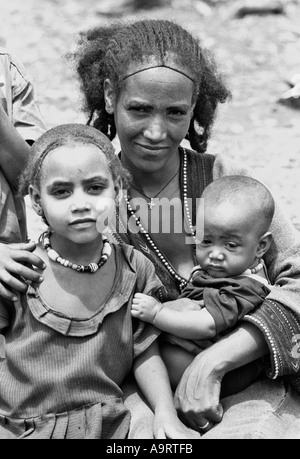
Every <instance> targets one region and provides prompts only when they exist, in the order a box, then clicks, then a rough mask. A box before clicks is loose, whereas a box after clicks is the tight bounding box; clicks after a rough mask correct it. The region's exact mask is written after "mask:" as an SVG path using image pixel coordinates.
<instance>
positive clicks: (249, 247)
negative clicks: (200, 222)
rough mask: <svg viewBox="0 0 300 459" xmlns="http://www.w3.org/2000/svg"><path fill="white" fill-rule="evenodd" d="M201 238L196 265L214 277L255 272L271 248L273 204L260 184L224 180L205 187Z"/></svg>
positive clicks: (241, 178)
mask: <svg viewBox="0 0 300 459" xmlns="http://www.w3.org/2000/svg"><path fill="white" fill-rule="evenodd" d="M202 198H203V199H204V236H203V240H202V242H201V243H200V244H199V245H198V246H197V257H198V261H199V264H200V265H201V267H202V268H203V269H205V270H206V271H208V272H209V273H210V274H211V275H212V276H213V277H231V276H237V275H240V274H242V273H243V272H244V271H245V270H246V269H248V268H255V266H256V265H257V264H258V263H259V260H260V258H262V257H263V256H264V254H265V253H266V252H267V251H268V249H269V247H270V244H271V238H272V236H271V233H270V231H269V228H270V225H271V222H272V218H273V215H274V200H273V197H272V195H271V193H270V192H269V190H268V189H267V188H266V187H265V186H264V185H263V184H262V183H260V182H259V181H257V180H255V179H253V178H250V177H244V176H237V175H232V176H227V177H222V178H220V179H218V180H215V181H214V182H212V183H211V184H210V185H208V186H207V187H206V189H205V190H204V192H203V194H202Z"/></svg>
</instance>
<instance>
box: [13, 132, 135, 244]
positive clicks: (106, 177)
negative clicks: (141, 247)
mask: <svg viewBox="0 0 300 459" xmlns="http://www.w3.org/2000/svg"><path fill="white" fill-rule="evenodd" d="M128 184H129V174H128V172H127V171H126V169H124V167H123V166H122V164H121V162H120V160H119V158H118V157H117V156H116V154H115V152H114V148H113V146H112V144H111V142H110V140H109V139H108V138H107V137H106V136H105V135H104V134H102V133H101V132H99V131H98V130H96V129H95V128H93V127H90V126H86V125H84V124H65V125H60V126H57V127H54V128H52V129H50V130H49V131H47V132H45V133H44V134H43V135H42V136H41V137H39V139H38V140H37V141H36V142H35V143H34V145H33V146H32V148H31V155H30V160H29V163H28V166H27V167H26V169H25V171H24V173H23V175H22V177H21V180H20V191H21V192H22V193H23V194H25V193H26V192H27V191H28V192H29V194H30V197H31V201H32V205H33V208H34V210H35V211H36V212H37V214H38V215H40V216H41V217H43V218H44V220H45V221H46V223H47V224H48V225H49V226H50V228H51V229H52V230H53V231H55V232H58V233H59V232H62V233H63V235H64V236H66V237H68V231H69V230H70V229H72V231H73V232H74V233H75V232H76V231H75V226H76V224H74V221H75V220H76V219H77V220H78V219H83V220H84V219H85V220H89V221H90V222H91V223H92V221H94V223H95V224H94V225H91V226H93V231H94V234H95V235H98V236H99V232H101V231H100V230H99V217H100V215H101V214H102V215H103V216H104V215H107V217H111V215H112V211H113V208H114V204H115V201H116V199H117V196H118V194H119V192H120V190H121V189H124V188H127V187H128ZM75 217H76V218H75ZM83 223H86V225H85V226H89V225H88V221H87V222H82V225H83ZM96 227H97V231H98V233H97V232H96ZM78 229H79V230H80V228H78ZM102 229H103V228H102ZM69 232H70V231H69ZM79 233H80V231H78V234H79ZM81 234H84V231H83V230H82V231H81Z"/></svg>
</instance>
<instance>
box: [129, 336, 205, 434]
mask: <svg viewBox="0 0 300 459" xmlns="http://www.w3.org/2000/svg"><path fill="white" fill-rule="evenodd" d="M133 371H134V375H135V378H136V381H137V383H138V385H139V387H140V389H141V391H142V392H143V394H144V396H145V397H146V399H147V400H148V402H149V404H150V406H151V408H152V410H153V412H154V427H153V430H154V438H156V439H168V438H170V439H172V438H174V439H185V438H199V437H198V434H197V433H196V432H194V431H192V430H190V429H188V428H187V427H186V426H185V425H184V424H183V423H182V422H181V421H180V420H179V419H178V416H177V412H176V409H175V406H174V403H173V394H172V390H171V386H170V382H169V377H168V373H167V369H166V367H165V365H164V363H163V361H162V359H161V357H160V355H159V351H158V345H157V343H156V342H154V343H153V344H152V345H151V346H149V347H148V349H147V350H146V351H145V352H143V353H142V354H141V355H140V356H138V357H137V358H136V359H135V361H134V364H133Z"/></svg>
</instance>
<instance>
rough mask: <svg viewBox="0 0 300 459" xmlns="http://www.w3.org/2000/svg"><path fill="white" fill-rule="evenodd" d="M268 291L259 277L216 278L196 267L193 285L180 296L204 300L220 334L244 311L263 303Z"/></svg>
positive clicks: (265, 284)
mask: <svg viewBox="0 0 300 459" xmlns="http://www.w3.org/2000/svg"><path fill="white" fill-rule="evenodd" d="M269 293H270V288H269V287H268V281H266V279H264V278H262V277H260V276H257V275H241V276H237V277H235V278H225V277H224V278H213V277H211V276H210V275H209V274H208V273H207V272H206V271H204V270H202V269H200V268H198V269H196V270H195V269H194V270H193V275H192V279H191V282H190V284H189V285H187V286H186V287H185V289H184V290H183V291H182V294H181V295H180V296H179V297H178V298H179V299H180V298H190V299H191V300H194V301H200V300H203V301H204V307H205V308H206V309H207V311H208V312H209V313H210V314H211V316H212V317H213V319H214V321H215V324H216V331H217V334H219V333H222V332H224V331H225V330H228V329H229V328H232V327H233V326H234V325H235V324H236V323H237V322H238V321H239V320H240V319H241V318H242V317H244V316H245V314H248V313H249V312H250V311H252V310H254V309H255V308H256V307H257V306H259V305H261V304H262V302H263V301H264V299H265V298H266V296H267V295H268V294H269Z"/></svg>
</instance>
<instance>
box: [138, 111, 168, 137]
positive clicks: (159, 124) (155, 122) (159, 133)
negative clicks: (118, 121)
mask: <svg viewBox="0 0 300 459" xmlns="http://www.w3.org/2000/svg"><path fill="white" fill-rule="evenodd" d="M144 136H145V137H146V138H147V139H149V140H151V141H153V142H160V141H161V140H165V139H166V138H167V132H166V128H165V123H164V120H163V119H162V117H156V118H154V119H152V120H151V121H150V122H149V124H148V126H147V127H146V129H145V130H144Z"/></svg>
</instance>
